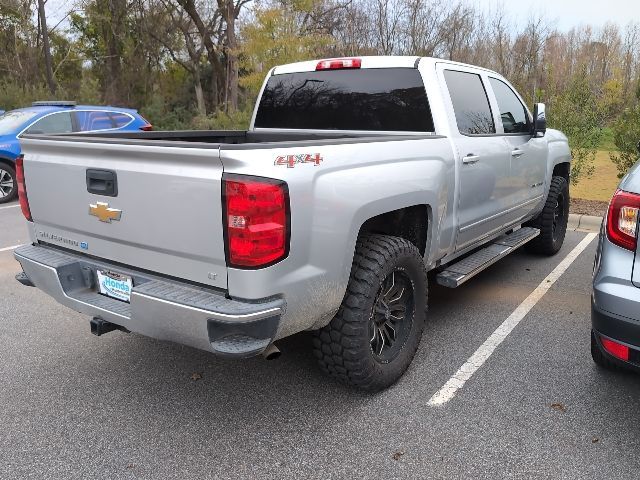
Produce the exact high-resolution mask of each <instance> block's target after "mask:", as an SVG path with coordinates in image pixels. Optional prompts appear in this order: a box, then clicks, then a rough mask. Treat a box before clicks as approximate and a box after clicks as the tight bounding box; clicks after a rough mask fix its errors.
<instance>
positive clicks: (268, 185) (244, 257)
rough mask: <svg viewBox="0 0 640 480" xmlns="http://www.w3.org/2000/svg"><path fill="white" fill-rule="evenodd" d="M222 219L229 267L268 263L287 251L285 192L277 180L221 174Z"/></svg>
mask: <svg viewBox="0 0 640 480" xmlns="http://www.w3.org/2000/svg"><path fill="white" fill-rule="evenodd" d="M223 192H224V199H223V201H224V206H225V213H224V222H225V225H224V227H225V233H226V249H227V257H228V258H227V259H228V263H229V266H230V267H239V268H260V267H266V266H268V265H272V264H274V263H276V262H278V261H280V260H282V259H283V258H285V257H286V256H287V254H288V250H289V192H288V189H287V184H286V183H284V182H282V181H280V180H273V179H268V178H258V177H249V176H243V175H225V177H224V184H223Z"/></svg>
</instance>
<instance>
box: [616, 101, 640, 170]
mask: <svg viewBox="0 0 640 480" xmlns="http://www.w3.org/2000/svg"><path fill="white" fill-rule="evenodd" d="M639 141H640V104H636V105H635V106H633V107H629V108H627V109H625V110H624V111H623V112H622V115H620V117H619V118H618V119H617V120H616V121H615V122H614V124H613V142H614V143H615V145H616V147H617V149H618V154H614V153H612V154H611V155H610V157H611V161H612V162H613V163H615V164H616V168H617V169H618V177H623V176H624V175H625V174H626V173H627V172H628V171H629V169H630V168H631V167H632V166H633V164H634V163H636V161H637V160H638V150H637V145H638V142H639Z"/></svg>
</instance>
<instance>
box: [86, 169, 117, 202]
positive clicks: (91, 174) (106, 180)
mask: <svg viewBox="0 0 640 480" xmlns="http://www.w3.org/2000/svg"><path fill="white" fill-rule="evenodd" d="M87 191H88V192H89V193H94V194H96V195H105V196H107V197H117V196H118V176H117V175H116V172H114V171H112V170H98V169H95V168H88V169H87Z"/></svg>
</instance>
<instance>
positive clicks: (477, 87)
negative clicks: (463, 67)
mask: <svg viewBox="0 0 640 480" xmlns="http://www.w3.org/2000/svg"><path fill="white" fill-rule="evenodd" d="M444 78H445V80H446V82H447V88H448V89H449V95H451V101H452V102H453V110H454V112H455V114H456V122H457V124H458V130H459V131H460V133H467V134H487V133H495V132H496V127H495V124H494V123H493V116H492V115H491V107H490V106H489V99H488V98H487V92H486V91H485V89H484V85H483V84H482V79H481V78H480V75H476V74H475V73H467V72H458V71H455V70H445V72H444Z"/></svg>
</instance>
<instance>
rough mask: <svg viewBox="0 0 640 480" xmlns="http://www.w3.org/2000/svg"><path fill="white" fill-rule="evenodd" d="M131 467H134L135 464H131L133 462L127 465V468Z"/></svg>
mask: <svg viewBox="0 0 640 480" xmlns="http://www.w3.org/2000/svg"><path fill="white" fill-rule="evenodd" d="M133 467H135V464H133V463H130V464H129V465H127V468H128V469H132V468H133Z"/></svg>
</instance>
